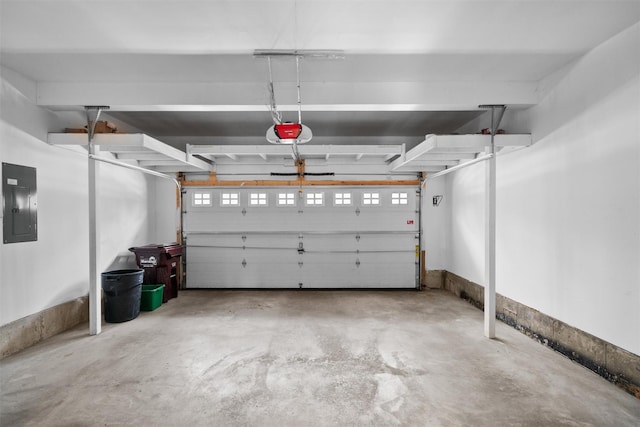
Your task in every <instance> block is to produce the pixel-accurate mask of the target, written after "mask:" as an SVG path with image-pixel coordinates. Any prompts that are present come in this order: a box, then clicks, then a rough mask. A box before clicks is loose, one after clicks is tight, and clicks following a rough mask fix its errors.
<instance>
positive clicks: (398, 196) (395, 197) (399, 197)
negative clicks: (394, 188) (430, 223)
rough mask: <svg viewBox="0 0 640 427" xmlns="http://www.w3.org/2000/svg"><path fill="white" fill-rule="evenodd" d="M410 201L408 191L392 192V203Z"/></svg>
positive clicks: (404, 203) (399, 203) (397, 203)
mask: <svg viewBox="0 0 640 427" xmlns="http://www.w3.org/2000/svg"><path fill="white" fill-rule="evenodd" d="M408 203H409V199H408V194H407V193H391V204H392V205H406V204H408Z"/></svg>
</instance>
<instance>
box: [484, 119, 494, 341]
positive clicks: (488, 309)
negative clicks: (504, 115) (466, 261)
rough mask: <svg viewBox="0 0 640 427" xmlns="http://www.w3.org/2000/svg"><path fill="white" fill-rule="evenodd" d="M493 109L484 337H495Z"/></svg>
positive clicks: (487, 185) (487, 194)
mask: <svg viewBox="0 0 640 427" xmlns="http://www.w3.org/2000/svg"><path fill="white" fill-rule="evenodd" d="M494 115H495V107H491V157H490V158H489V160H487V164H486V168H485V172H486V178H485V197H486V200H485V240H484V241H485V251H484V253H485V261H484V262H485V285H484V335H485V336H486V337H487V338H495V336H496V146H495V141H494V136H495V133H496V129H495V127H496V124H495V121H494Z"/></svg>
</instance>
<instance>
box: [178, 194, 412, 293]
mask: <svg viewBox="0 0 640 427" xmlns="http://www.w3.org/2000/svg"><path fill="white" fill-rule="evenodd" d="M308 194H313V196H312V199H311V203H310V204H309V201H308V200H307V197H309V196H308ZM318 194H321V195H320V196H318ZM230 195H234V196H233V197H235V198H234V199H233V201H234V203H237V204H236V205H235V206H229V205H228V204H227V205H225V206H223V205H222V202H223V201H227V202H228V201H229V200H231V199H230V197H231V196H230ZM287 195H289V196H287ZM205 196H206V197H205ZM316 196H317V199H313V198H314V197H316ZM365 196H366V197H365ZM225 197H226V198H225ZM287 197H289V199H286V198H287ZM392 197H393V198H395V199H392ZM260 198H261V199H260ZM185 199H186V200H185V204H187V205H188V204H189V203H191V206H190V207H189V208H187V209H186V210H187V213H186V214H185V217H184V224H185V227H184V229H185V240H186V246H187V251H186V257H185V258H186V264H187V270H186V272H187V282H186V284H187V287H189V288H190V287H210V288H216V287H220V288H234V287H235V288H261V287H262V288H279V287H283V288H292V287H298V286H299V284H300V283H302V284H303V287H304V288H395V287H397V288H413V287H415V286H416V284H417V280H416V270H417V269H416V256H415V253H416V252H415V248H416V244H418V242H419V239H417V238H416V236H419V225H418V220H417V219H418V214H417V212H416V206H418V205H417V201H418V198H417V196H416V189H415V188H413V187H395V186H394V187H393V188H391V187H389V188H365V187H331V188H329V187H319V188H311V189H309V188H305V189H304V191H303V192H302V193H299V192H298V190H297V189H291V188H259V189H251V188H188V189H187V191H186V194H185ZM256 200H258V202H260V200H261V203H262V205H260V206H252V205H251V203H252V201H253V202H255V201H256ZM282 200H285V202H287V203H293V205H285V206H281V205H279V204H278V203H279V202H281V201H282ZM392 200H396V202H397V203H394V204H392ZM196 201H198V203H199V205H197V206H196V205H195V202H196ZM205 202H206V203H205ZM316 202H317V203H316ZM365 202H367V203H365Z"/></svg>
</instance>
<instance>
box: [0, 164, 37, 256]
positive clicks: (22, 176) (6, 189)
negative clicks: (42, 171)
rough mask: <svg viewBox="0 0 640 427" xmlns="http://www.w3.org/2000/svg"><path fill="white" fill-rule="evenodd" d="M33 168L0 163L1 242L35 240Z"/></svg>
mask: <svg viewBox="0 0 640 427" xmlns="http://www.w3.org/2000/svg"><path fill="white" fill-rule="evenodd" d="M37 208H38V199H37V191H36V169H35V168H30V167H28V166H20V165H12V164H10V163H2V223H3V224H2V230H3V237H4V243H17V242H32V241H35V240H38V221H37V220H38V216H37V213H38V212H37Z"/></svg>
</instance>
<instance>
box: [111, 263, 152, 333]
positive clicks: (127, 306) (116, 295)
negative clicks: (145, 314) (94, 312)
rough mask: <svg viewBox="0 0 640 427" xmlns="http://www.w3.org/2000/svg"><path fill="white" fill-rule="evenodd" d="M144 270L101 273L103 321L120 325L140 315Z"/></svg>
mask: <svg viewBox="0 0 640 427" xmlns="http://www.w3.org/2000/svg"><path fill="white" fill-rule="evenodd" d="M143 276H144V270H142V269H137V270H114V271H106V272H104V273H102V290H103V291H104V320H105V321H106V322H109V323H120V322H126V321H127V320H132V319H135V318H136V317H138V315H139V314H140V295H141V294H142V278H143Z"/></svg>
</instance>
